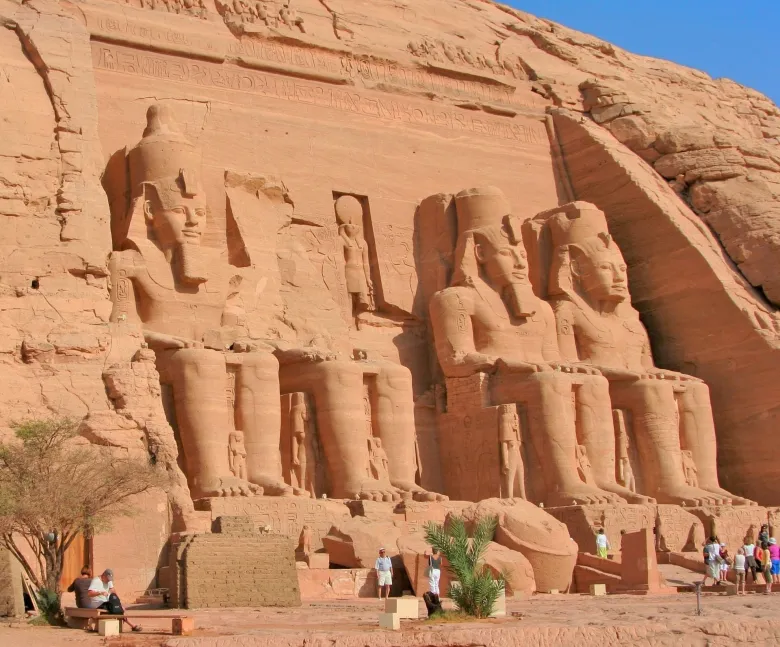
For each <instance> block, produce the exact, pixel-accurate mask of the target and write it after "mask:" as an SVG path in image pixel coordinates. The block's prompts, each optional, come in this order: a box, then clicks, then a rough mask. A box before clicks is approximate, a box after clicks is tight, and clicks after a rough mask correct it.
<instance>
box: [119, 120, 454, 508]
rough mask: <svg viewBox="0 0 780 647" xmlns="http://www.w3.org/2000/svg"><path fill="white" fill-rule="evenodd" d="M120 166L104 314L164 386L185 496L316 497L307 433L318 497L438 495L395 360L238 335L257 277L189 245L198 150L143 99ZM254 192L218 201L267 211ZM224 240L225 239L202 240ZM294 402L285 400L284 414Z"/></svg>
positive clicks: (194, 228)
mask: <svg viewBox="0 0 780 647" xmlns="http://www.w3.org/2000/svg"><path fill="white" fill-rule="evenodd" d="M125 163H126V164H127V176H128V177H129V181H130V204H129V206H128V209H127V211H126V213H122V214H116V213H115V214H114V218H113V220H112V234H113V238H114V245H115V251H114V252H113V253H112V256H111V260H110V269H111V277H112V300H113V302H114V308H113V312H112V321H114V322H128V323H137V324H139V325H140V326H141V328H142V329H143V334H144V338H145V339H146V341H147V342H148V344H149V346H150V347H151V348H152V349H154V352H155V355H156V362H157V368H158V370H159V372H160V376H161V380H162V381H163V383H165V384H169V385H170V386H171V387H172V394H173V398H172V399H173V403H174V410H175V422H176V425H175V426H176V428H177V429H178V433H179V438H180V441H181V444H182V449H183V455H184V463H185V472H186V474H187V477H188V482H189V485H190V490H191V493H192V496H193V498H202V497H210V496H235V495H252V494H260V493H265V494H267V495H269V494H270V495H291V494H296V495H303V496H309V495H314V494H320V493H316V492H314V489H315V488H314V484H313V481H312V475H311V467H312V465H309V463H310V460H309V459H310V457H309V456H308V455H307V453H306V447H305V445H306V444H307V443H308V444H311V442H312V440H313V438H308V439H307V436H310V435H313V434H314V433H315V432H316V434H317V437H318V441H319V443H320V444H321V446H322V450H323V454H324V457H325V463H326V472H327V482H328V491H327V492H324V491H323V492H321V494H327V495H329V496H331V497H336V498H363V499H373V500H378V501H394V500H400V499H401V498H403V497H405V496H408V497H412V498H415V499H418V500H423V501H430V500H442V499H444V498H446V497H443V496H442V495H439V494H436V493H433V492H428V491H426V490H424V489H422V488H421V487H420V486H419V485H417V484H416V483H415V470H416V464H415V427H414V400H413V393H412V381H411V374H410V372H409V370H408V369H407V368H405V367H403V366H401V365H398V364H394V363H392V362H389V361H385V360H373V361H369V360H367V359H360V360H359V361H353V360H351V359H349V360H347V359H339V358H338V356H337V355H336V354H334V353H331V352H329V351H327V350H322V349H319V348H313V347H299V346H295V345H294V344H291V343H288V342H281V341H280V340H276V339H263V340H260V341H258V340H257V339H249V338H248V336H247V335H248V326H247V321H246V320H247V319H248V318H250V317H254V316H259V315H257V313H248V312H245V310H244V309H243V303H244V298H243V297H242V296H241V295H242V294H243V292H242V290H243V286H244V283H247V284H249V285H250V286H252V287H253V289H251V290H247V292H251V293H254V294H257V293H258V292H259V291H260V290H261V289H262V285H263V282H261V281H259V277H258V276H256V274H257V270H256V269H255V264H254V263H252V262H244V263H242V266H241V267H238V266H236V265H233V264H231V259H232V258H234V257H235V256H237V255H236V254H231V252H230V250H229V249H224V243H223V244H222V246H221V247H219V246H217V247H211V246H208V245H206V244H204V243H203V242H202V240H203V239H204V236H203V234H204V229H205V227H206V218H207V204H206V198H205V195H204V193H203V189H202V187H201V184H200V181H199V177H198V166H199V154H198V151H197V150H196V149H195V147H194V146H193V145H192V144H191V142H189V141H188V140H187V139H186V138H185V137H184V136H183V135H182V134H181V133H179V132H178V131H177V129H176V127H175V124H174V123H173V119H172V118H171V115H170V114H169V113H168V111H167V109H166V108H165V107H164V106H160V105H153V106H152V107H150V108H149V110H148V112H147V127H146V130H145V131H144V136H143V139H142V140H141V142H140V143H139V144H138V145H137V146H135V148H133V149H132V150H131V151H130V152H129V154H128V155H127V160H126V161H125ZM231 195H233V196H234V197H235V193H233V194H231ZM261 198H264V196H263V195H262V194H260V193H258V192H254V193H253V196H252V199H253V200H255V199H256V200H257V201H256V202H252V203H251V205H250V206H249V207H247V206H246V205H243V206H242V205H241V200H240V199H236V202H235V204H234V203H233V202H231V209H232V211H233V216H234V218H235V217H237V214H239V213H241V210H242V209H243V210H246V209H250V210H251V209H260V210H262V209H267V211H269V212H270V213H273V212H274V208H273V206H272V205H271V204H270V202H269V201H268V198H267V197H265V198H264V199H265V202H262V201H261ZM266 203H267V204H266ZM252 215H253V216H255V215H256V214H252ZM347 215H349V213H348V210H347ZM274 217H275V216H274ZM255 219H257V218H255ZM356 231H358V230H355V231H354V232H352V233H353V234H355V232H356ZM274 233H275V232H274ZM347 237H348V238H349V236H347ZM267 238H271V239H272V237H269V236H267ZM225 239H227V240H230V237H219V236H211V237H209V238H208V240H209V241H219V240H225ZM354 239H355V237H354V236H352V238H350V240H354ZM361 240H362V239H361ZM211 244H213V243H211ZM364 247H365V241H363V247H361V248H360V249H359V250H358V251H359V252H360V255H359V259H358V260H360V261H361V263H362V261H363V260H364V256H365V253H364V252H365V250H364ZM347 258H350V256H349V255H347ZM356 258H357V257H356ZM359 270H360V272H364V271H366V274H365V277H364V278H365V280H366V282H365V283H364V285H363V287H364V288H365V290H366V292H364V293H363V296H364V297H366V298H368V296H369V294H368V291H370V284H369V283H368V275H367V270H364V267H363V265H362V264H361V265H360V268H359ZM255 285H256V286H257V288H256V289H254V286H255ZM259 347H262V348H264V349H265V350H259ZM367 385H368V386H370V390H371V393H372V405H373V407H374V413H373V418H374V420H375V423H376V424H375V429H374V430H373V431H372V435H375V436H376V439H374V438H370V437H367V436H366V435H365V426H364V425H363V424H361V418H362V417H363V416H364V412H363V395H364V389H365V388H366V386H367ZM295 393H297V394H300V395H299V396H298V397H299V398H300V397H303V398H306V397H307V396H308V397H309V398H310V399H311V403H312V405H313V407H312V408H313V410H314V412H315V413H314V416H312V417H313V418H314V420H312V419H310V416H309V414H308V413H306V414H305V417H301V416H300V415H297V417H296V416H293V418H294V419H293V423H294V424H293V429H292V437H291V439H290V442H291V443H293V444H294V445H295V448H294V450H292V448H291V450H292V454H293V455H294V457H293V459H292V460H293V463H294V465H293V467H294V468H295V476H296V478H295V483H294V484H288V483H286V482H285V477H284V469H283V466H282V458H281V451H280V439H281V403H280V394H295ZM298 404H300V403H298ZM300 409H301V407H300V406H296V407H295V411H294V413H295V414H300V413H301V411H300ZM369 440H370V441H371V442H372V443H374V444H371V445H370V444H369V442H367V441H369ZM375 441H378V442H375ZM370 447H375V448H376V450H377V451H376V452H375V453H378V454H382V455H383V456H384V459H383V461H382V462H383V464H384V466H385V467H384V469H383V471H382V474H381V478H371V477H370V476H369V475H368V471H369V463H370V460H371V452H370V451H369V449H370ZM380 447H381V450H380V449H379V448H380Z"/></svg>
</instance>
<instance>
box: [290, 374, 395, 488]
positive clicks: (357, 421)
mask: <svg viewBox="0 0 780 647" xmlns="http://www.w3.org/2000/svg"><path fill="white" fill-rule="evenodd" d="M279 374H280V379H281V389H282V393H294V392H296V391H303V392H306V393H309V394H310V395H312V396H313V397H314V409H315V412H316V415H317V429H318V431H319V437H320V443H321V444H322V450H323V453H324V454H325V461H326V463H327V467H328V479H329V482H330V492H329V496H331V497H333V498H336V499H369V500H374V501H400V499H401V495H400V492H399V491H398V489H397V488H395V487H393V486H392V485H391V484H390V483H389V482H384V483H383V482H382V481H377V480H373V479H370V478H369V477H368V476H367V469H368V458H369V457H368V443H367V442H366V440H367V438H366V432H365V411H364V410H363V370H362V369H361V368H360V366H358V364H357V363H355V362H343V361H326V362H316V363H305V362H300V363H294V364H286V365H282V367H281V369H280V373H279Z"/></svg>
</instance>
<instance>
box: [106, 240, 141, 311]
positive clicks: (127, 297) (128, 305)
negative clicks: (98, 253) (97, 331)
mask: <svg viewBox="0 0 780 647" xmlns="http://www.w3.org/2000/svg"><path fill="white" fill-rule="evenodd" d="M137 254H138V252H133V251H129V250H128V251H122V252H111V254H110V255H109V257H108V271H109V276H110V277H111V301H112V305H113V307H112V309H111V317H110V321H111V322H112V323H116V322H130V323H139V324H140V323H141V318H140V317H139V316H138V310H136V306H135V285H134V281H135V279H136V273H137V266H136V264H135V263H134V260H135V259H134V257H133V255H137Z"/></svg>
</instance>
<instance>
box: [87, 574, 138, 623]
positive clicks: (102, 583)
mask: <svg viewBox="0 0 780 647" xmlns="http://www.w3.org/2000/svg"><path fill="white" fill-rule="evenodd" d="M88 595H89V598H90V605H89V606H90V608H91V609H105V610H106V611H108V612H109V613H114V611H115V609H114V606H115V605H114V604H110V603H109V598H110V597H111V596H112V595H113V596H114V597H115V600H114V602H115V604H116V605H119V607H120V608H121V602H120V601H119V596H118V595H117V594H116V591H114V571H112V570H111V569H110V568H107V569H106V570H105V571H103V573H102V575H101V576H100V577H96V578H94V579H93V580H92V582H91V583H90V585H89V592H88ZM122 613H124V611H122ZM122 622H126V623H127V624H128V625H129V626H130V628H131V629H132V630H133V631H141V625H134V624H133V623H132V622H130V620H128V619H127V618H122Z"/></svg>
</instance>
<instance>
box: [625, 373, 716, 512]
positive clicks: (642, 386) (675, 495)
mask: <svg viewBox="0 0 780 647" xmlns="http://www.w3.org/2000/svg"><path fill="white" fill-rule="evenodd" d="M610 393H611V395H612V403H613V406H616V407H619V408H621V409H629V410H631V412H632V414H633V415H632V418H633V423H634V426H635V427H634V435H635V436H636V442H637V449H638V451H639V456H640V464H641V469H642V476H643V482H644V489H645V490H646V494H648V495H651V496H653V497H655V498H656V499H657V501H658V502H659V503H675V504H677V505H681V504H683V503H685V504H686V505H688V506H697V505H720V504H722V503H723V502H724V497H722V496H718V495H715V494H712V493H710V492H707V491H705V490H703V489H701V488H696V487H692V486H690V485H688V484H687V483H686V481H685V474H684V472H683V465H682V452H681V451H680V435H679V430H678V425H677V413H676V412H677V403H676V401H675V398H674V391H673V387H672V383H671V382H670V381H668V380H651V379H642V380H639V381H637V382H617V381H616V382H612V383H611V384H610Z"/></svg>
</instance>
